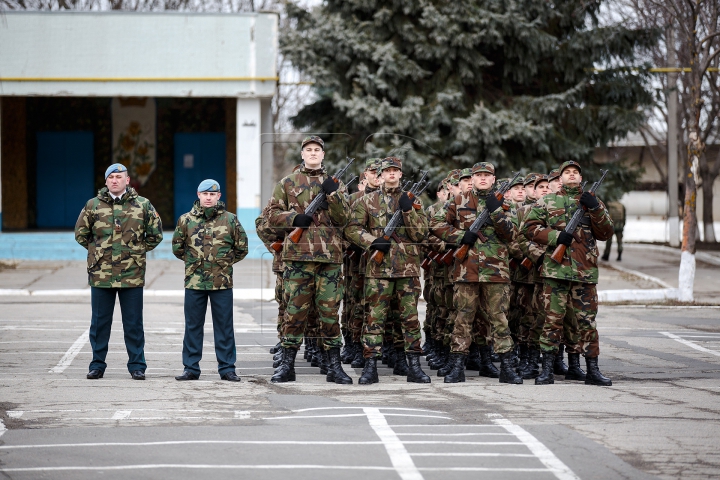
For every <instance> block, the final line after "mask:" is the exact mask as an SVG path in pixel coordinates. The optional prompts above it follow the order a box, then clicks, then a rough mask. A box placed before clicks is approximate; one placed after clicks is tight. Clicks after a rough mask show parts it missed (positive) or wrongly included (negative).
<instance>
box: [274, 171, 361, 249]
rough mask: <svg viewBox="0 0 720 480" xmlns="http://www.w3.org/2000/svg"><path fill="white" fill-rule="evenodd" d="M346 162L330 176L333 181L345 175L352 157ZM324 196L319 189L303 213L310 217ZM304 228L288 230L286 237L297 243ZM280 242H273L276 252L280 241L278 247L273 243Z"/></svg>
mask: <svg viewBox="0 0 720 480" xmlns="http://www.w3.org/2000/svg"><path fill="white" fill-rule="evenodd" d="M347 160H348V163H347V165H345V166H344V167H343V168H341V169H340V170H339V171H338V172H337V173H336V174H335V175H333V176H332V178H333V180H335V183H338V182H339V181H340V178H341V177H342V176H343V175H345V172H347V170H348V168H350V165H352V163H353V162H354V161H355V159H354V158H348V159H347ZM325 197H327V195H326V194H325V192H323V191H320V193H318V194H317V195H315V198H313V199H312V201H311V202H310V205H308V206H307V208H306V209H305V211H304V212H303V213H304V214H305V215H310V216H311V217H312V216H314V215H315V212H317V210H318V208H320V205H322V203H323V202H324V201H325ZM304 230H305V229H304V228H300V227H296V228H295V229H294V230H293V231H292V232H290V235H288V238H290V241H291V242H293V243H297V242H299V241H300V237H302V234H303V231H304ZM278 242H280V240H278V241H277V242H275V243H273V245H272V248H273V250H275V251H276V252H279V251H280V250H282V242H280V246H279V248H275V244H276V243H278Z"/></svg>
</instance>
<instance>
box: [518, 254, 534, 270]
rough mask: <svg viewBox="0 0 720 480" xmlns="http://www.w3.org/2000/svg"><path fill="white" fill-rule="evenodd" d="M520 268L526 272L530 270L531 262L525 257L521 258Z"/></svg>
mask: <svg viewBox="0 0 720 480" xmlns="http://www.w3.org/2000/svg"><path fill="white" fill-rule="evenodd" d="M520 266H522V267H523V268H525V269H527V270H530V269H531V268H532V266H533V263H532V260H530V259H529V258H527V257H525V258H523V260H522V262H520Z"/></svg>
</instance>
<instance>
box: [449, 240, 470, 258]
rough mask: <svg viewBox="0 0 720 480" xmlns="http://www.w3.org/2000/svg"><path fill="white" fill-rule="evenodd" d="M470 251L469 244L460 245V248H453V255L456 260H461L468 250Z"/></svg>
mask: <svg viewBox="0 0 720 480" xmlns="http://www.w3.org/2000/svg"><path fill="white" fill-rule="evenodd" d="M469 251H470V245H467V244H466V245H460V248H458V249H457V250H455V253H453V257H455V259H456V260H459V261H461V262H462V261H463V260H465V257H467V254H468V252H469Z"/></svg>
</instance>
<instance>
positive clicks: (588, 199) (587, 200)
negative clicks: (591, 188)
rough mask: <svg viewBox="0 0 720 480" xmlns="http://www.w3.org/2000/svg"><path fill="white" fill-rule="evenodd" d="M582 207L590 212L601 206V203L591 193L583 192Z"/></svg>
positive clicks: (581, 196)
mask: <svg viewBox="0 0 720 480" xmlns="http://www.w3.org/2000/svg"><path fill="white" fill-rule="evenodd" d="M580 205H582V206H583V207H585V208H587V209H588V210H594V209H596V208H597V207H599V206H600V202H599V201H598V199H597V197H596V196H595V195H593V194H592V193H590V192H583V194H582V195H580Z"/></svg>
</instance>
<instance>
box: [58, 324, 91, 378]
mask: <svg viewBox="0 0 720 480" xmlns="http://www.w3.org/2000/svg"><path fill="white" fill-rule="evenodd" d="M89 339H90V329H89V328H88V329H87V330H85V331H84V332H83V333H82V334H81V335H80V336H79V337H78V339H77V340H75V343H73V344H72V346H71V347H70V349H69V350H68V351H67V352H65V355H63V357H62V358H61V359H60V361H59V362H58V364H57V365H55V366H54V367H53V368H51V369H50V371H49V372H48V373H62V372H64V371H65V369H66V368H67V367H69V366H70V364H71V363H72V361H73V360H75V357H76V356H77V354H78V353H80V350H82V349H83V347H84V346H85V344H86V343H87V341H88V340H89Z"/></svg>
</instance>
